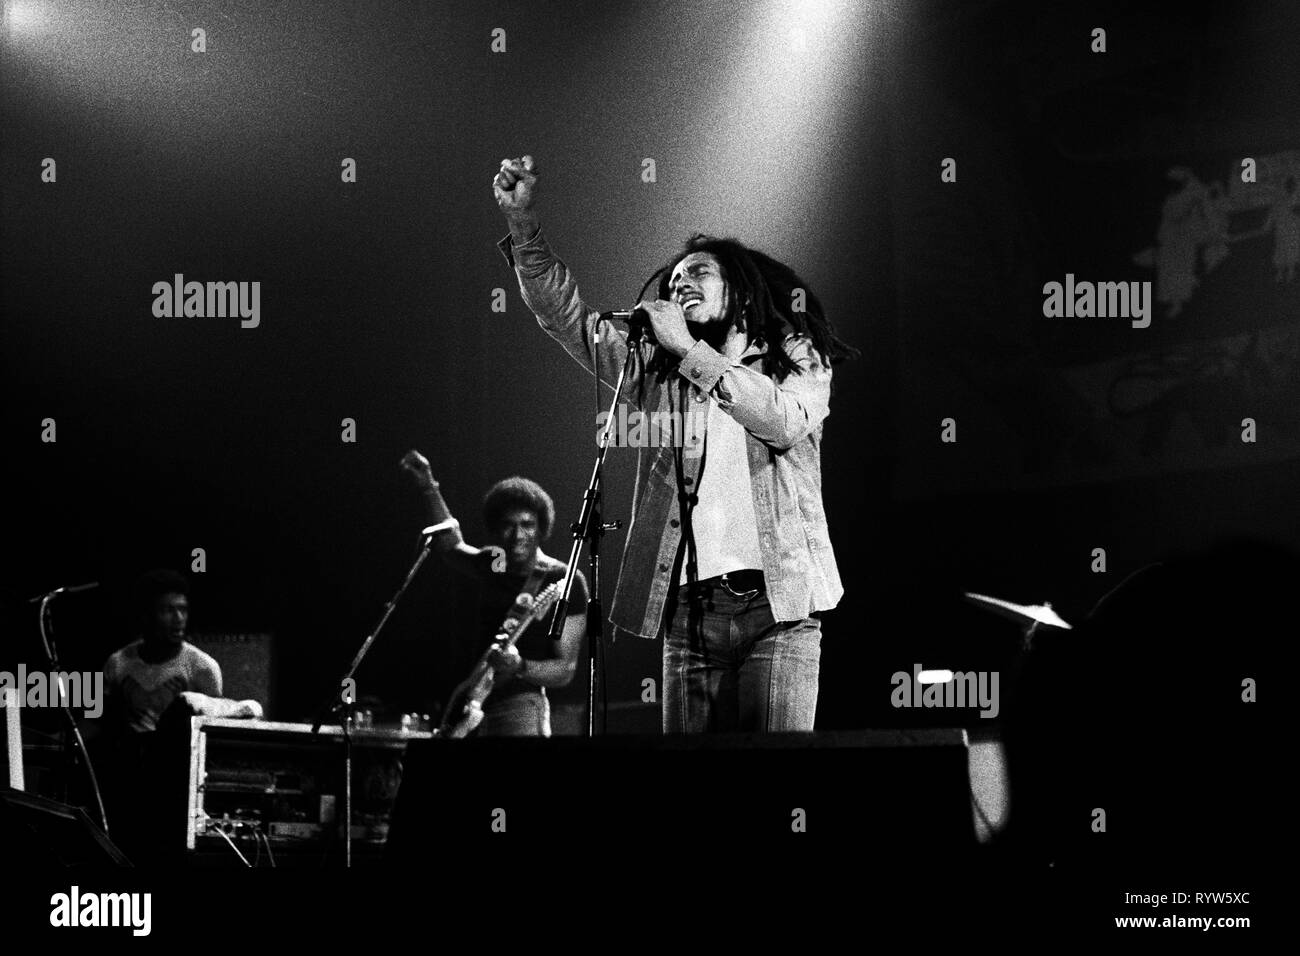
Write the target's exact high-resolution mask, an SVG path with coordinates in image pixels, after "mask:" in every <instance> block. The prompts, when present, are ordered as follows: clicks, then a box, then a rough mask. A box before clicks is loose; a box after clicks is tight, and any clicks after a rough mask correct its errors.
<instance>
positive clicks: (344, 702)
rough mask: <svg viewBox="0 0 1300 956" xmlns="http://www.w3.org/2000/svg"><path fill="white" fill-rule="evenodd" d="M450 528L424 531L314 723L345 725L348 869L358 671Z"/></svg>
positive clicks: (347, 863)
mask: <svg viewBox="0 0 1300 956" xmlns="http://www.w3.org/2000/svg"><path fill="white" fill-rule="evenodd" d="M450 527H452V522H451V521H450V520H448V521H443V522H442V523H440V524H435V525H430V526H429V527H427V528H425V529H424V530H423V531H421V532H420V533H421V534H422V535H424V544H423V545H422V546H421V547H420V553H419V555H417V556H416V559H415V563H414V564H413V565H411V570H410V571H407V572H406V580H405V581H403V582H402V586H401V587H399V588H398V589H397V593H396V594H394V595H393V597H392V599H391V600H390V601H389V602H388V605H387V606H386V607H385V608H384V613H383V614H382V615H381V616H380V618H379V623H378V624H376V625H375V629H374V630H373V631H371V632H370V636H369V637H367V638H366V639H365V640H364V641H363V642H362V643H361V649H360V650H358V651H357V653H356V656H355V657H353V658H352V663H351V664H349V665H348V669H347V672H346V673H344V675H343V676H342V677H340V678H339V679H338V682H337V684H336V687H335V691H334V693H333V694H332V695H331V696H330V699H329V700H327V701H326V702H325V703H324V704H322V705H321V708H320V710H319V711H317V715H316V722H315V723H314V724H312V728H311V732H312V733H313V734H316V733H320V728H321V724H322V723H324V719H325V717H327V716H328V715H330V714H338V715H339V723H340V724H341V725H342V729H343V861H344V862H343V865H344V866H345V867H351V866H352V727H351V724H352V708H353V705H354V704H355V703H356V697H355V691H354V687H355V686H356V685H355V684H354V683H353V680H352V677H353V675H354V674H356V672H357V668H358V667H360V666H361V662H362V661H363V660H365V658H366V654H368V653H369V652H370V645H372V644H374V643H375V639H376V638H377V637H379V632H380V631H382V630H383V629H384V625H385V624H387V623H388V618H389V615H391V614H392V613H393V609H394V608H395V607H397V602H398V601H400V600H401V599H402V595H403V594H405V593H406V589H407V588H408V587H409V586H410V584H411V582H412V581H413V580H415V575H416V572H417V571H419V570H420V566H421V565H423V564H424V562H425V559H426V558H428V557H429V551H430V549H432V547H433V539H434V537H435V536H436V535H437V534H438V533H439V532H440V531H446V530H447V529H448V528H450Z"/></svg>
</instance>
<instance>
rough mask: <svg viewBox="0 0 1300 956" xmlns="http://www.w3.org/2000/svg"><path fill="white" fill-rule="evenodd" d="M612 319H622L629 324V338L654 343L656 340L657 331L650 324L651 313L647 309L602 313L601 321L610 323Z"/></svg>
mask: <svg viewBox="0 0 1300 956" xmlns="http://www.w3.org/2000/svg"><path fill="white" fill-rule="evenodd" d="M610 319H621V320H622V321H624V322H626V323H627V328H628V337H629V338H633V339H636V338H640V337H641V336H645V338H646V339H647V340H648V341H650V342H653V341H654V340H655V330H654V327H653V326H652V325H651V324H650V313H649V312H647V311H646V310H645V309H618V310H616V311H614V312H602V313H600V321H601V322H608V321H609V320H610Z"/></svg>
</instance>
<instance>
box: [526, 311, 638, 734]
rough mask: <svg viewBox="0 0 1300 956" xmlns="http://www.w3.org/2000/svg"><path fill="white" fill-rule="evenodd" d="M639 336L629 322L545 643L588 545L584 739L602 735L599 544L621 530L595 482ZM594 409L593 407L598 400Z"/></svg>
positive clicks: (560, 618) (595, 366)
mask: <svg viewBox="0 0 1300 956" xmlns="http://www.w3.org/2000/svg"><path fill="white" fill-rule="evenodd" d="M598 329H599V321H598V322H597V334H593V338H594V339H595V342H594V343H593V345H592V350H593V355H592V371H593V372H595V374H596V394H597V396H598V397H599V395H600V363H599V362H597V361H596V355H595V352H596V350H597V349H598V348H599V344H598V343H599V336H598ZM644 334H645V326H644V325H643V324H642V323H638V322H633V323H631V325H630V327H629V328H628V333H627V358H626V359H624V361H623V370H622V371H621V372H619V374H618V384H616V385H615V386H614V397H613V399H612V400H611V401H610V406H609V415H608V416H607V417H606V419H605V428H604V430H603V431H602V432H601V433H600V439H599V440H598V442H597V444H598V445H599V447H598V448H597V450H596V464H595V465H594V467H593V468H592V470H591V481H589V482H588V483H587V490H586V492H584V493H583V496H582V511H581V513H580V514H579V515H578V520H577V521H575V522H574V523H573V524H572V525H570V528H571V529H572V531H573V545H572V547H571V548H570V549H569V563H568V565H567V566H566V568H565V571H564V589H563V590H562V591H561V593H560V599H559V600H558V601H557V602H556V604H555V617H554V618H553V619H552V621H551V635H550V636H551V640H553V641H555V640H559V638H560V632H561V631H562V630H563V629H564V621H565V616H566V614H567V613H568V607H569V593H570V592H571V591H572V590H573V581H574V578H575V577H576V575H577V570H578V556H579V555H580V554H581V553H582V545H583V543H584V542H587V543H590V545H591V549H590V555H591V580H590V582H589V585H590V590H589V594H588V597H587V661H588V664H587V671H588V674H589V675H590V684H589V685H588V688H587V736H589V737H594V736H596V735H597V733H599V734H601V735H603V734H604V733H605V722H606V716H607V714H606V711H607V707H606V700H605V647H604V640H605V637H604V630H605V619H604V613H603V611H602V610H601V606H600V539H601V537H602V536H603V535H604V533H605V532H606V531H617V530H618V529H619V528H621V527H622V526H623V524H622V522H621V521H609V522H604V521H601V515H600V495H601V477H602V473H603V470H604V467H605V453H606V452H607V451H609V440H610V435H611V434H612V433H613V431H614V420H615V412H617V411H618V401H619V398H620V397H621V396H622V394H623V385H624V383H625V382H626V381H627V374H628V370H629V369H630V368H631V367H632V363H633V362H634V361H636V355H637V352H638V350H639V349H640V346H641V337H642V336H643V335H644ZM597 404H599V401H598V402H597ZM597 686H599V689H600V695H599V696H600V702H601V707H600V722H599V728H600V729H599V731H597V729H596V728H597V721H596V697H597Z"/></svg>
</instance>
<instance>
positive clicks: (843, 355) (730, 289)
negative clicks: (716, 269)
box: [638, 232, 862, 382]
mask: <svg viewBox="0 0 1300 956" xmlns="http://www.w3.org/2000/svg"><path fill="white" fill-rule="evenodd" d="M693 252H707V253H711V254H712V255H713V256H715V257H716V258H717V260H718V264H719V265H720V266H721V272H722V279H723V281H724V282H726V284H727V293H728V294H727V312H726V315H725V317H724V318H725V321H726V322H727V323H728V324H729V325H730V326H731V327H733V328H735V329H737V330H739V331H743V332H744V333H745V335H746V340H747V341H746V345H747V346H749V345H755V344H757V345H767V347H768V349H767V353H766V354H765V355H764V356H763V359H762V366H763V372H764V374H766V375H771V376H773V377H774V378H775V379H776V380H777V381H778V382H780V381H782V380H784V379H785V377H786V376H787V375H789V374H790V373H791V372H795V373H798V372H799V367H798V366H797V365H796V364H795V363H794V361H793V360H792V359H791V358H790V356H788V355H786V354H785V350H784V349H783V348H781V347H780V346H781V343H782V341H784V340H785V338H786V336H787V335H791V334H793V335H806V336H807V337H808V338H809V339H810V340H811V341H812V346H813V348H814V349H815V350H816V351H817V354H818V355H819V357H820V358H821V361H822V364H823V365H825V366H830V365H833V364H838V363H840V362H842V361H844V360H845V359H848V358H858V357H859V356H860V355H861V354H862V353H861V352H860V351H859V350H858V349H856V348H854V347H853V346H851V345H849V344H847V343H846V342H844V341H843V340H842V339H841V338H840V337H839V336H838V335H836V334H835V327H834V326H833V325H832V324H831V322H830V320H829V319H827V318H826V313H825V312H824V311H823V310H822V304H821V300H820V299H818V298H817V296H816V295H814V294H813V292H812V290H811V289H809V288H808V284H807V283H806V282H804V281H803V280H802V279H800V278H799V276H798V275H796V274H795V272H794V270H793V269H791V268H790V267H789V266H787V265H785V264H784V263H781V262H777V261H776V260H775V259H773V258H772V257H771V256H769V255H766V254H765V253H762V252H759V251H758V250H757V249H750V248H749V247H747V246H746V245H744V244H743V243H741V242H740V241H739V240H736V239H719V238H717V237H714V236H707V235H705V234H704V233H698V232H697V233H696V234H695V235H693V236H691V238H690V239H689V240H687V242H686V245H685V246H684V247H683V248H682V250H681V252H679V253H678V254H677V255H676V256H675V257H674V258H673V259H672V261H671V262H669V263H668V264H667V265H664V266H662V267H661V268H660V269H658V270H656V271H655V273H654V274H653V275H651V276H650V278H649V279H647V280H646V283H645V285H643V286H642V287H641V294H640V295H639V296H638V299H642V298H644V297H645V293H646V290H647V289H648V288H650V286H651V285H652V284H653V283H654V282H655V281H656V280H658V283H659V285H658V297H659V298H660V299H667V298H668V297H669V294H670V293H669V288H668V283H669V280H670V279H671V278H672V274H673V270H674V269H675V268H677V264H678V263H680V262H681V261H682V260H683V259H685V258H686V257H687V256H688V255H690V254H691V253H693ZM795 290H799V291H800V292H802V293H803V303H802V304H803V306H804V308H803V309H802V310H799V311H796V310H795V309H794V293H795ZM676 364H677V359H676V357H675V356H674V355H672V354H671V353H670V352H668V351H667V350H665V349H663V348H658V349H656V350H655V352H654V354H653V355H652V356H651V358H650V361H649V363H648V364H647V366H646V370H647V371H648V372H652V373H655V374H656V375H657V376H658V378H659V379H660V380H661V381H662V380H663V379H664V378H665V377H666V376H667V375H668V374H669V373H670V372H671V371H672V369H673V368H674V367H675V366H676Z"/></svg>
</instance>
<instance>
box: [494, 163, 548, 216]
mask: <svg viewBox="0 0 1300 956" xmlns="http://www.w3.org/2000/svg"><path fill="white" fill-rule="evenodd" d="M492 195H494V196H496V199H497V207H498V208H499V209H500V210H501V211H502V212H503V213H505V214H506V215H507V216H513V215H518V214H520V213H525V212H528V211H530V210H531V209H532V208H533V201H534V199H535V198H536V196H537V163H536V162H535V161H534V160H533V157H531V156H521V157H519V158H518V159H503V160H501V169H500V170H498V171H497V174H496V175H495V176H494V177H492Z"/></svg>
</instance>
